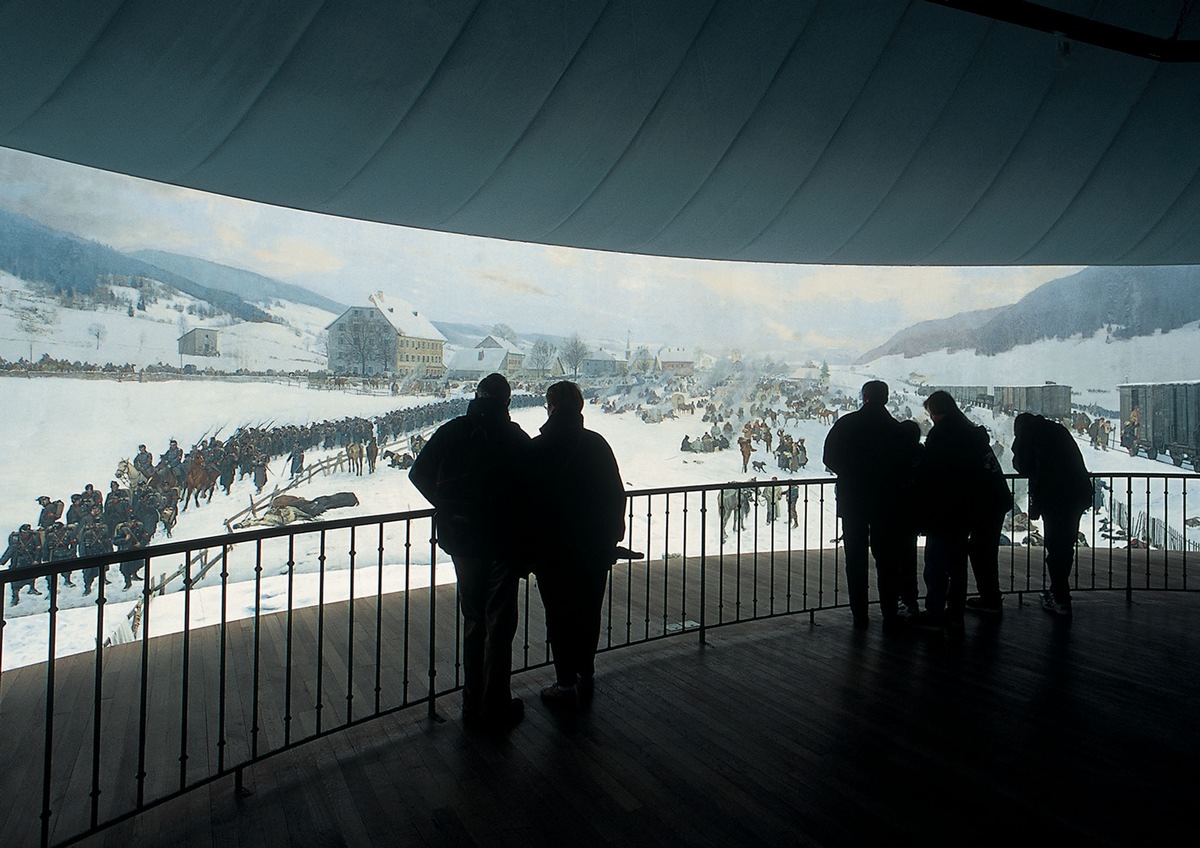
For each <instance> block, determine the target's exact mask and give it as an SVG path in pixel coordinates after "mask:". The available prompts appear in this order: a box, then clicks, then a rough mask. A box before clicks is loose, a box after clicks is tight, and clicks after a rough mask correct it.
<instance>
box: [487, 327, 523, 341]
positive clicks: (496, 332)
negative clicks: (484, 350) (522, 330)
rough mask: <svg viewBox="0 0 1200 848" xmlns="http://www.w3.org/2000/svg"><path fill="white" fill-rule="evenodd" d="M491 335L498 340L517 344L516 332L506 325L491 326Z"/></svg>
mask: <svg viewBox="0 0 1200 848" xmlns="http://www.w3.org/2000/svg"><path fill="white" fill-rule="evenodd" d="M492 335H493V336H495V337H496V338H498V339H504V340H505V341H506V342H510V343H512V344H516V343H517V332H516V330H514V329H513V328H512V327H510V326H508V325H507V324H493V325H492Z"/></svg>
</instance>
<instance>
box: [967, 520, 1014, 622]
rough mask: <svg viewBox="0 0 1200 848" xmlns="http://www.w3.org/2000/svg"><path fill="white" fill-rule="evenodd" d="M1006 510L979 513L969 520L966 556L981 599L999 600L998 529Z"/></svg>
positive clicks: (999, 529) (1001, 525)
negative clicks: (969, 531) (969, 533)
mask: <svg viewBox="0 0 1200 848" xmlns="http://www.w3.org/2000/svg"><path fill="white" fill-rule="evenodd" d="M1005 515H1007V511H1006V512H999V513H992V514H990V515H981V516H978V517H976V518H975V519H974V520H973V521H972V522H971V535H970V539H969V540H968V541H967V556H968V557H969V558H970V560H971V571H972V573H973V574H974V575H975V588H976V589H977V590H978V591H979V597H980V599H981V600H983V601H985V602H987V603H999V602H1000V562H999V555H1000V531H1001V530H1002V529H1003V528H1004V516H1005Z"/></svg>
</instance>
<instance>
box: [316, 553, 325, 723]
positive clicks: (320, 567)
mask: <svg viewBox="0 0 1200 848" xmlns="http://www.w3.org/2000/svg"><path fill="white" fill-rule="evenodd" d="M325 542H326V537H325V531H324V530H322V531H321V537H320V553H319V554H318V556H317V686H316V688H317V703H316V710H317V730H316V735H317V736H320V735H321V720H322V718H323V715H322V711H323V710H324V709H325Z"/></svg>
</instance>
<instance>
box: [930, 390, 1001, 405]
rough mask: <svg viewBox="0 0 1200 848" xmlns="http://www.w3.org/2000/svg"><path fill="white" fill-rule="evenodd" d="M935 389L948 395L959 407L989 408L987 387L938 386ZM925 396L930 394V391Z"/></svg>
mask: <svg viewBox="0 0 1200 848" xmlns="http://www.w3.org/2000/svg"><path fill="white" fill-rule="evenodd" d="M937 388H939V389H941V390H942V391H944V392H947V393H949V395H950V397H952V398H954V402H955V403H957V404H958V405H959V406H960V407H967V406H990V404H989V403H988V387H987V386H938V387H937ZM926 394H932V390H931V391H930V392H926Z"/></svg>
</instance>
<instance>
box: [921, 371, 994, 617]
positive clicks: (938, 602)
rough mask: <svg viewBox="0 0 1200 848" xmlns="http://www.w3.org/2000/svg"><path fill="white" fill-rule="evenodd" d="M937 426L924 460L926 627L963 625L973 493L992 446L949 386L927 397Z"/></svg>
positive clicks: (926, 447)
mask: <svg viewBox="0 0 1200 848" xmlns="http://www.w3.org/2000/svg"><path fill="white" fill-rule="evenodd" d="M925 410H926V411H927V412H928V413H929V417H930V418H931V419H932V420H933V428H932V429H931V430H930V431H929V433H928V434H927V435H926V436H925V455H924V457H923V458H922V460H921V474H920V483H921V506H922V512H923V519H922V522H921V523H922V524H923V525H924V529H925V611H924V613H922V615H921V625H922V626H923V627H930V628H940V627H942V626H943V625H949V626H953V627H962V622H963V609H964V608H965V605H966V600H967V540H968V539H969V538H970V532H971V531H970V520H971V509H972V499H973V497H974V495H975V491H976V489H977V488H978V478H979V477H980V476H981V474H982V465H983V460H982V451H983V449H984V448H985V447H987V446H988V442H987V437H986V433H985V434H984V437H983V441H982V442H981V441H980V437H979V434H978V432H977V431H976V428H975V426H974V425H973V424H971V422H970V421H969V420H968V419H967V417H966V416H965V415H963V413H962V410H960V409H959V408H958V405H957V404H956V403H955V402H954V398H952V397H951V396H950V394H949V393H948V392H943V391H937V392H934V393H933V394H931V395H930V396H929V397H928V398H926V400H925Z"/></svg>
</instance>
